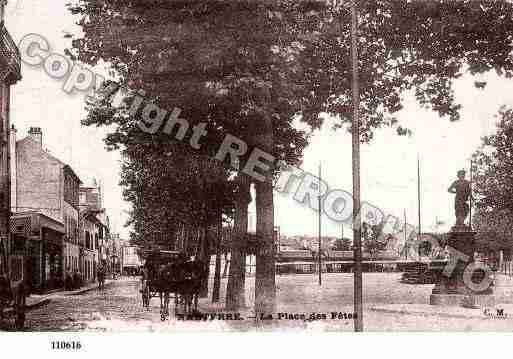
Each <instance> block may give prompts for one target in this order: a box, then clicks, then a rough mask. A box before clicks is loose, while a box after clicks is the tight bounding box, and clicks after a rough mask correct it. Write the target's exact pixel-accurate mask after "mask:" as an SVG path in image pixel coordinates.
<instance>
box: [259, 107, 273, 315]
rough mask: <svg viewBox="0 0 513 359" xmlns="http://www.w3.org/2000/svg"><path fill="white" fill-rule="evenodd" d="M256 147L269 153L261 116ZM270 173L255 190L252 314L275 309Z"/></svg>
mask: <svg viewBox="0 0 513 359" xmlns="http://www.w3.org/2000/svg"><path fill="white" fill-rule="evenodd" d="M260 131H261V132H260V136H258V137H257V138H258V141H257V142H256V144H257V146H258V147H259V148H260V149H261V150H263V151H265V152H267V153H269V154H270V153H272V150H273V128H272V121H271V118H270V117H269V115H267V114H264V117H263V126H262V128H261V129H260ZM273 172H274V168H272V167H271V168H270V169H269V170H268V171H266V173H265V174H264V175H265V180H264V181H257V182H256V185H255V189H256V212H257V222H256V235H257V240H258V246H257V253H256V270H255V313H256V314H257V317H258V314H259V313H262V314H270V313H273V312H274V311H275V306H276V283H275V271H276V268H275V244H274V203H273Z"/></svg>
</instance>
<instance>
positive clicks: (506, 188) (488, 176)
mask: <svg viewBox="0 0 513 359" xmlns="http://www.w3.org/2000/svg"><path fill="white" fill-rule="evenodd" d="M497 117H498V122H497V130H496V132H495V133H493V134H492V135H489V136H486V137H484V138H483V143H482V145H481V147H480V148H479V149H478V150H477V151H476V153H475V154H474V156H473V192H474V198H475V205H476V208H477V211H476V213H475V214H474V216H473V226H474V227H475V229H476V230H477V231H478V234H477V241H478V243H479V246H480V247H481V248H489V249H500V248H505V247H511V245H513V239H512V238H511V228H512V225H513V194H512V192H511V188H513V187H512V186H513V175H512V173H513V110H511V109H510V108H506V107H503V108H501V110H500V111H499V113H498V116H497Z"/></svg>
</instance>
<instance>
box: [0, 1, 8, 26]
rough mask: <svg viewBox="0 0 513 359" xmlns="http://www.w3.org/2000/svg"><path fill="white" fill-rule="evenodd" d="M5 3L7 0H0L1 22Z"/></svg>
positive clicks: (3, 18)
mask: <svg viewBox="0 0 513 359" xmlns="http://www.w3.org/2000/svg"><path fill="white" fill-rule="evenodd" d="M6 5H7V0H0V21H1V22H2V23H3V22H4V20H5V6H6Z"/></svg>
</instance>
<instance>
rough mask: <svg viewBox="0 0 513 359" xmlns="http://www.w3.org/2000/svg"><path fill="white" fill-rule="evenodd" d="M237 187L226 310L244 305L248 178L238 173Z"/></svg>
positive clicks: (248, 197) (248, 196) (232, 309)
mask: <svg viewBox="0 0 513 359" xmlns="http://www.w3.org/2000/svg"><path fill="white" fill-rule="evenodd" d="M237 180H238V183H239V189H238V193H237V198H236V201H235V218H234V225H233V232H232V236H231V243H230V247H231V258H230V270H229V274H228V284H227V286H226V310H230V311H236V310H239V309H240V308H241V307H244V306H245V305H246V301H245V271H246V238H247V232H248V204H249V202H250V194H249V188H250V184H251V182H250V180H249V178H248V177H247V176H246V175H245V174H243V173H240V172H239V174H238V176H237Z"/></svg>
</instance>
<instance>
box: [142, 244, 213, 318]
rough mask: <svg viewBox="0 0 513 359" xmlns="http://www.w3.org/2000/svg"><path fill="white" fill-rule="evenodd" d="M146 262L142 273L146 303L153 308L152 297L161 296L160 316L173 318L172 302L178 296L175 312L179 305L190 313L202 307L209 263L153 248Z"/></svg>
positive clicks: (175, 252)
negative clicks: (151, 304)
mask: <svg viewBox="0 0 513 359" xmlns="http://www.w3.org/2000/svg"><path fill="white" fill-rule="evenodd" d="M144 257H145V259H146V261H145V264H144V268H143V274H142V279H141V281H142V288H141V295H142V301H143V306H144V307H145V308H146V309H148V310H149V307H150V300H151V298H154V297H157V296H158V297H159V298H160V318H161V320H162V321H164V320H166V318H168V317H169V301H170V298H171V296H173V297H174V299H175V315H176V314H177V312H178V310H179V305H182V306H183V310H184V311H185V312H187V313H190V312H191V311H192V307H193V305H192V304H193V302H194V310H197V309H198V295H199V292H200V290H201V287H202V283H203V282H204V281H205V280H207V278H206V273H207V271H206V264H205V263H203V262H202V261H200V260H198V259H194V260H191V259H190V258H189V257H187V256H186V255H185V254H183V253H180V252H177V251H163V250H158V251H151V252H147V253H146V255H145V256H144Z"/></svg>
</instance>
